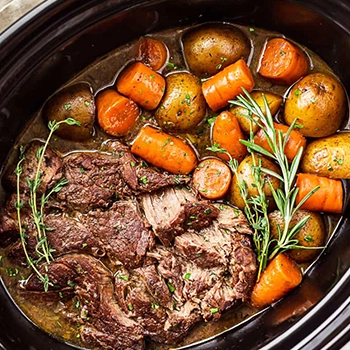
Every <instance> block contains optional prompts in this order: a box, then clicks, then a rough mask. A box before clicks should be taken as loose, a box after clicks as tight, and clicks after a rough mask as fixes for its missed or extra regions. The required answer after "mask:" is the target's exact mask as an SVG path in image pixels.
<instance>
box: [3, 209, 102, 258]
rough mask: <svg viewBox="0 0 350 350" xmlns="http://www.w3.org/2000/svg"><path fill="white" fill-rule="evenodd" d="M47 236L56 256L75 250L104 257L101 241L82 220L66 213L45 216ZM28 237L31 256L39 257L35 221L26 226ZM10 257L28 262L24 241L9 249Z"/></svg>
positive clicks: (28, 250)
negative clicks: (36, 251)
mask: <svg viewBox="0 0 350 350" xmlns="http://www.w3.org/2000/svg"><path fill="white" fill-rule="evenodd" d="M45 226H46V237H47V240H48V243H49V246H50V248H51V249H52V255H53V256H54V257H57V256H60V255H63V254H67V253H74V252H83V253H89V254H91V255H93V256H96V257H103V256H104V255H105V249H104V247H103V245H102V244H101V242H100V241H99V240H98V239H97V238H96V237H95V236H94V235H93V234H92V232H91V231H90V230H89V229H87V228H86V227H85V226H84V225H83V224H82V223H81V222H79V221H77V220H74V219H72V218H69V217H67V216H64V215H52V214H51V215H47V216H45ZM24 230H25V234H26V237H27V243H26V244H27V252H28V254H29V256H31V257H32V258H34V259H38V256H37V255H36V253H35V248H36V245H37V244H38V240H37V231H36V229H35V226H34V224H33V223H30V224H27V225H25V227H24ZM8 256H9V258H10V259H11V260H12V261H14V262H17V263H18V262H22V263H26V258H25V255H24V252H23V248H22V243H21V242H18V243H17V244H15V245H14V246H13V247H12V248H11V250H10V251H9V255H8Z"/></svg>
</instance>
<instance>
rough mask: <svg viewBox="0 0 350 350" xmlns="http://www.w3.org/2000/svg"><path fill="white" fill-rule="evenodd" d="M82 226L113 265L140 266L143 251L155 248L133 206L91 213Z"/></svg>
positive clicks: (124, 204)
mask: <svg viewBox="0 0 350 350" xmlns="http://www.w3.org/2000/svg"><path fill="white" fill-rule="evenodd" d="M85 222H86V225H87V227H89V229H90V230H91V231H92V232H93V234H94V235H95V236H96V237H98V238H99V239H100V241H101V242H102V243H103V245H104V247H105V249H106V252H107V255H108V256H109V258H110V260H111V261H112V262H113V263H114V264H116V265H118V264H119V265H120V264H123V265H125V266H126V267H129V268H132V267H137V266H140V265H141V264H142V263H143V260H144V258H145V255H146V253H147V251H148V250H150V249H151V248H152V247H153V246H154V244H155V242H154V234H153V232H152V231H150V230H149V228H148V223H147V221H146V220H144V219H143V218H142V217H141V214H140V212H139V210H138V206H137V203H136V202H132V201H129V202H125V201H123V202H116V203H114V204H113V206H112V207H111V208H110V209H109V210H107V211H103V210H101V209H97V210H94V211H91V212H89V214H88V215H87V216H86V218H85Z"/></svg>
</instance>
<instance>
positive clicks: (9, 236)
mask: <svg viewBox="0 0 350 350" xmlns="http://www.w3.org/2000/svg"><path fill="white" fill-rule="evenodd" d="M17 239H18V224H17V222H16V221H15V220H14V219H13V218H12V217H10V216H9V215H7V214H6V213H5V211H4V210H1V213H0V247H6V246H8V245H9V244H10V243H12V242H14V241H16V240H17Z"/></svg>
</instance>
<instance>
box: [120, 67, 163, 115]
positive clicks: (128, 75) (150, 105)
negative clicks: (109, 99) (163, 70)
mask: <svg viewBox="0 0 350 350" xmlns="http://www.w3.org/2000/svg"><path fill="white" fill-rule="evenodd" d="M116 85H117V89H118V91H119V92H120V93H121V94H123V95H125V96H127V97H129V98H131V99H132V100H133V101H135V102H136V103H137V104H139V105H140V106H141V107H143V108H144V109H147V110H153V109H155V108H157V106H158V105H159V102H160V100H161V99H162V97H163V95H164V91H165V80H164V78H163V77H162V76H161V75H160V74H158V73H156V72H154V71H153V70H152V69H151V68H148V67H147V66H146V65H144V64H143V63H142V62H136V63H134V64H131V65H130V66H128V67H126V68H125V69H124V70H123V71H122V72H121V73H120V75H119V76H118V79H117V83H116Z"/></svg>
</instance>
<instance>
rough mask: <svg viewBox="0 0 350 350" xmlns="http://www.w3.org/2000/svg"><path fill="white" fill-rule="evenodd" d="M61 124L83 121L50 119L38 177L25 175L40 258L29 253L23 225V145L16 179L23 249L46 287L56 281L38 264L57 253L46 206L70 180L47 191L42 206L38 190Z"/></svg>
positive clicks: (50, 258)
mask: <svg viewBox="0 0 350 350" xmlns="http://www.w3.org/2000/svg"><path fill="white" fill-rule="evenodd" d="M61 124H68V125H78V126H80V123H79V122H78V121H76V120H75V119H73V118H67V119H65V120H61V121H59V122H56V121H55V120H53V121H50V122H49V123H48V127H49V130H50V132H49V135H48V137H47V139H46V141H45V143H44V145H43V146H41V147H39V148H38V150H37V152H36V158H37V160H38V165H37V168H36V171H35V175H34V179H33V180H30V179H29V178H26V179H25V181H26V184H27V186H28V188H29V200H28V204H29V207H30V208H31V210H32V215H33V220H34V225H35V228H36V231H37V235H36V240H37V244H36V246H35V252H36V254H37V256H38V259H37V260H34V259H33V258H32V257H30V256H29V254H28V250H27V235H26V233H25V231H24V229H23V226H22V219H21V209H22V207H23V205H24V203H23V200H22V199H21V191H20V178H21V175H22V172H23V168H22V163H23V162H24V160H25V154H24V150H23V147H22V146H21V147H20V157H19V161H18V163H17V166H16V169H15V174H16V180H17V193H16V194H17V200H16V201H15V208H16V211H17V220H18V226H19V233H20V239H21V243H22V247H23V251H24V254H25V257H26V260H27V263H28V266H29V267H31V268H32V269H33V271H34V272H35V273H36V275H37V276H38V278H39V280H40V281H41V282H42V283H43V284H44V290H45V291H47V290H48V288H49V286H50V285H52V283H51V282H50V281H49V277H48V274H47V273H45V274H42V273H41V272H40V271H39V269H38V268H37V264H38V263H40V262H41V261H42V260H44V261H46V263H50V261H52V260H53V256H52V253H53V250H52V249H51V248H50V247H49V243H48V241H47V236H46V231H48V230H50V228H48V227H46V225H45V223H44V206H45V204H46V203H47V202H48V200H49V198H50V196H51V195H52V194H53V193H57V192H59V191H60V190H61V189H62V187H63V186H65V185H66V184H67V183H68V180H67V179H65V178H62V179H60V180H59V181H58V182H57V183H56V184H55V185H54V187H53V188H52V189H51V190H50V191H49V192H48V193H47V194H45V193H44V194H42V196H41V200H40V207H38V198H37V194H38V190H39V187H40V184H41V179H42V175H43V174H42V172H41V171H40V168H41V165H42V163H43V160H44V156H45V152H46V149H47V147H48V145H49V142H50V140H51V138H52V135H53V133H54V132H55V131H56V130H57V129H58V128H59V127H60V125H61ZM46 272H47V270H46Z"/></svg>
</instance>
